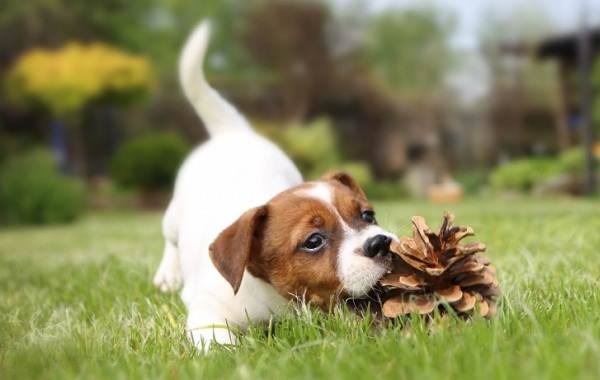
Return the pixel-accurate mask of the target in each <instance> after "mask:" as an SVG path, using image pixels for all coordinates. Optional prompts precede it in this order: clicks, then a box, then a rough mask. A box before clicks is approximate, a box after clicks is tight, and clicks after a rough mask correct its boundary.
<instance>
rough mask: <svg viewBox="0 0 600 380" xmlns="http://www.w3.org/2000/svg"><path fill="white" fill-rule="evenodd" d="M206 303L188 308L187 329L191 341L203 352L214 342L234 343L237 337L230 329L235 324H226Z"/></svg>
mask: <svg viewBox="0 0 600 380" xmlns="http://www.w3.org/2000/svg"><path fill="white" fill-rule="evenodd" d="M208 310H211V308H210V307H207V305H206V304H199V305H195V306H194V307H192V308H189V314H188V320H187V331H188V336H189V338H190V339H191V340H192V343H193V344H194V345H195V346H196V347H197V348H198V349H199V350H202V351H203V352H205V353H206V352H208V350H209V349H210V347H211V345H212V344H214V343H218V344H225V345H235V344H237V338H236V336H235V334H234V333H233V331H232V329H234V328H235V326H232V325H230V324H228V322H227V320H226V319H225V318H224V317H222V316H220V315H217V314H215V312H214V310H213V311H208Z"/></svg>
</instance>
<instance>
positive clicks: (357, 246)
mask: <svg viewBox="0 0 600 380" xmlns="http://www.w3.org/2000/svg"><path fill="white" fill-rule="evenodd" d="M299 193H301V194H302V195H304V196H307V197H311V198H314V199H318V200H320V201H321V202H323V203H324V204H325V205H326V206H327V207H328V208H329V209H330V210H331V211H332V212H333V213H334V214H335V215H336V217H337V218H338V221H339V223H340V225H341V226H342V230H343V231H344V239H343V241H342V243H341V244H340V248H339V252H338V260H337V276H338V278H339V279H340V282H341V283H342V285H343V287H344V289H345V290H346V291H347V292H348V293H350V294H351V295H353V296H361V295H364V294H365V293H367V292H368V291H369V290H370V289H371V287H372V286H373V285H375V283H377V281H378V280H379V279H380V278H381V276H383V275H384V274H385V272H386V270H387V269H386V268H384V267H383V266H382V265H381V264H379V263H377V262H375V260H373V259H371V258H369V257H366V256H365V255H364V253H363V246H364V244H365V242H366V241H367V239H369V238H370V237H373V236H375V235H386V236H389V237H391V238H395V236H394V235H393V234H390V233H389V232H387V231H385V230H384V229H382V228H381V227H379V226H375V225H370V226H368V227H366V228H362V229H358V230H357V229H354V228H351V227H350V226H349V225H348V224H347V223H346V222H345V221H344V219H343V218H342V216H341V214H340V213H339V211H338V210H337V208H336V207H335V206H334V204H333V194H332V188H331V186H329V185H328V184H326V183H316V184H315V185H313V186H311V187H310V188H309V189H303V190H300V191H299Z"/></svg>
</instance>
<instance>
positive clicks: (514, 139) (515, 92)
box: [479, 2, 564, 158]
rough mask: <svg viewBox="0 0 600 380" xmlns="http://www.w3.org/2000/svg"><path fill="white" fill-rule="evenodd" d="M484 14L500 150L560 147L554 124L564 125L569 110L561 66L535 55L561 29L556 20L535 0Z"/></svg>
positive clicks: (483, 44)
mask: <svg viewBox="0 0 600 380" xmlns="http://www.w3.org/2000/svg"><path fill="white" fill-rule="evenodd" d="M482 19H484V20H486V21H485V23H483V24H481V27H480V31H479V42H480V48H481V51H482V55H483V58H484V60H485V61H486V64H487V66H488V68H489V77H490V80H489V86H490V91H489V97H488V105H489V110H490V118H491V121H492V125H493V128H494V129H495V132H494V135H495V137H494V140H495V141H497V142H498V144H496V149H498V152H497V156H498V157H499V158H500V157H518V156H522V155H529V154H538V155H539V154H542V153H547V152H548V151H554V150H556V149H557V145H558V144H557V141H556V134H555V132H554V130H553V128H556V127H559V128H560V127H561V126H560V122H559V121H558V120H559V119H561V118H562V116H561V115H560V113H561V112H564V110H560V109H559V107H560V104H561V102H560V99H559V96H560V92H559V83H558V78H559V76H558V72H557V67H556V66H555V65H554V64H552V63H548V62H540V61H538V60H536V59H534V58H533V55H534V52H535V46H536V45H535V44H536V43H537V42H538V41H539V40H540V39H541V38H542V36H547V35H549V34H551V33H552V32H553V31H555V30H556V29H555V26H554V21H553V20H552V18H551V17H550V16H549V15H548V14H547V13H545V12H544V10H543V7H540V6H539V4H537V5H536V4H535V2H532V3H524V4H521V5H518V6H516V7H514V8H512V9H511V10H510V11H509V12H506V13H498V12H494V11H491V10H490V11H488V12H487V14H486V15H485V17H483V18H482ZM555 125H556V127H554V126H555ZM559 134H560V133H559Z"/></svg>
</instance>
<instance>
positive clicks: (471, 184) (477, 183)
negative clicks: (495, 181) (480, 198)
mask: <svg viewBox="0 0 600 380" xmlns="http://www.w3.org/2000/svg"><path fill="white" fill-rule="evenodd" d="M488 177H489V175H488V171H486V170H481V169H472V170H469V171H462V172H458V173H456V174H455V176H454V178H455V179H456V182H458V183H459V184H460V185H461V186H462V188H463V190H464V192H465V193H466V194H469V195H474V194H479V193H480V192H481V191H482V189H483V188H484V187H485V186H486V185H487V184H488V182H489V178H488Z"/></svg>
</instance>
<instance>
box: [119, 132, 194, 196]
mask: <svg viewBox="0 0 600 380" xmlns="http://www.w3.org/2000/svg"><path fill="white" fill-rule="evenodd" d="M188 149H189V147H188V145H187V144H186V143H185V142H184V141H183V140H182V139H181V138H180V137H178V136H176V135H173V134H170V133H152V134H147V135H145V136H141V137H137V138H134V139H131V140H129V141H127V142H125V143H124V144H123V145H121V147H120V148H119V150H118V151H117V153H116V154H115V157H114V158H113V160H112V163H111V175H112V177H113V179H114V180H115V181H116V182H117V183H118V184H119V185H121V186H124V187H129V188H135V189H138V190H143V191H154V190H166V189H169V188H170V187H171V186H172V184H173V181H174V179H175V175H176V174H177V169H178V168H179V165H180V164H181V162H182V161H183V159H184V157H185V155H186V154H187V152H188Z"/></svg>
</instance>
